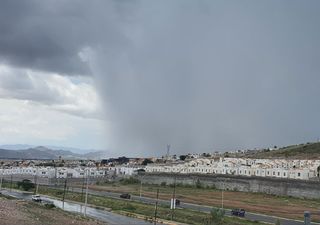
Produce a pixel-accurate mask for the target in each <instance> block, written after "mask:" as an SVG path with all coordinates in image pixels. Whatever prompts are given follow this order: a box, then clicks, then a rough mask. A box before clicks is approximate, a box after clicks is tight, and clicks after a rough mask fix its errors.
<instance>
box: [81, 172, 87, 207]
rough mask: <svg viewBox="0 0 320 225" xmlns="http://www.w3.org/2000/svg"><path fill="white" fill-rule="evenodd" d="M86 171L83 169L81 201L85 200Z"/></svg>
mask: <svg viewBox="0 0 320 225" xmlns="http://www.w3.org/2000/svg"><path fill="white" fill-rule="evenodd" d="M84 176H85V175H84V171H83V177H82V187H81V201H83V190H84V183H85V180H86V179H85V177H84Z"/></svg>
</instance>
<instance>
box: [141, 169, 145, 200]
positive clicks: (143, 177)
mask: <svg viewBox="0 0 320 225" xmlns="http://www.w3.org/2000/svg"><path fill="white" fill-rule="evenodd" d="M144 176H145V175H143V176H142V177H141V181H140V201H141V197H142V180H143V178H144Z"/></svg>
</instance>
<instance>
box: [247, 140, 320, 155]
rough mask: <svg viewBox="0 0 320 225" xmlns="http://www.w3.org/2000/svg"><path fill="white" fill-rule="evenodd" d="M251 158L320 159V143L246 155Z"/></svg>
mask: <svg viewBox="0 0 320 225" xmlns="http://www.w3.org/2000/svg"><path fill="white" fill-rule="evenodd" d="M244 157H249V158H289V159H320V143H319V142H316V143H307V144H299V145H291V146H287V147H283V148H279V149H277V150H263V151H258V152H250V153H246V154H245V155H244Z"/></svg>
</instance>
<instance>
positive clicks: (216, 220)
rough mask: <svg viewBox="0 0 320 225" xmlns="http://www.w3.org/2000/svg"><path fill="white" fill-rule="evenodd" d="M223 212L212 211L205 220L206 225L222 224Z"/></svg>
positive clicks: (221, 210) (218, 210) (219, 210)
mask: <svg viewBox="0 0 320 225" xmlns="http://www.w3.org/2000/svg"><path fill="white" fill-rule="evenodd" d="M224 214H225V211H224V210H223V209H212V210H211V212H210V216H209V217H208V218H207V219H206V221H205V224H206V225H221V224H222V223H223V218H224Z"/></svg>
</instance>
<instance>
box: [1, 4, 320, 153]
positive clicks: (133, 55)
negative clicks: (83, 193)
mask: <svg viewBox="0 0 320 225" xmlns="http://www.w3.org/2000/svg"><path fill="white" fill-rule="evenodd" d="M10 2H12V1H10ZM11 4H12V3H11ZM319 4H320V3H319V2H317V1H306V2H302V1H228V2H226V1H214V2H213V1H115V2H111V1H108V2H105V1H93V2H91V3H90V4H88V3H86V2H85V1H83V2H80V1H74V2H67V3H65V2H63V1H61V2H60V1H58V3H56V2H55V1H53V2H50V1H49V2H48V1H46V2H41V3H40V2H39V1H37V2H35V3H34V5H30V3H28V5H27V6H23V7H22V6H21V5H20V4H19V5H18V6H15V7H11V10H8V6H6V7H1V10H2V11H1V12H0V13H1V17H4V18H8V20H6V22H3V19H1V26H0V29H1V30H4V31H5V32H4V35H2V34H1V35H0V55H1V56H2V58H3V59H4V60H6V61H7V62H9V63H11V64H13V65H17V66H22V67H31V68H36V69H41V70H50V71H57V72H60V73H64V74H79V73H81V74H88V73H89V72H88V71H89V68H88V66H87V65H86V64H85V63H83V62H82V61H81V60H80V58H79V57H78V55H79V52H80V51H82V50H83V49H84V48H87V50H88V52H86V53H87V54H88V59H89V60H88V61H89V64H90V69H91V71H92V74H93V75H94V77H95V78H96V79H97V86H98V88H99V91H100V93H101V95H102V97H103V99H104V103H105V108H106V113H107V119H108V120H109V121H110V124H111V126H110V127H109V128H110V133H111V134H112V135H111V136H108V137H107V138H108V140H109V142H110V145H111V146H112V147H113V148H114V149H116V150H118V151H119V153H121V152H123V153H130V154H131V155H132V154H140V153H144V154H154V153H156V152H157V151H160V150H163V152H165V146H166V144H167V143H171V145H172V150H173V151H175V152H176V153H182V152H186V151H200V152H203V151H212V150H217V149H218V150H219V149H223V150H226V149H235V148H246V147H259V146H270V145H283V144H291V143H299V142H303V141H310V140H315V139H316V138H318V136H319V134H320V128H319V126H318V122H317V121H318V115H319V111H320V105H319V104H318V103H317V102H318V96H319V95H320V89H319V88H318V87H319V84H320V76H319V71H320V70H319V69H320V68H319V67H320V63H319V58H320V55H319V54H320V45H319V42H318V40H320V29H319V21H320V15H319V13H318V11H319V9H320V5H319ZM4 8H7V9H4ZM15 10H18V11H15ZM8 11H9V12H8ZM4 12H8V13H7V14H8V15H6V14H5V13H4ZM14 15H16V17H15V16H14ZM130 151H132V152H130ZM147 152H148V153H147Z"/></svg>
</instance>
